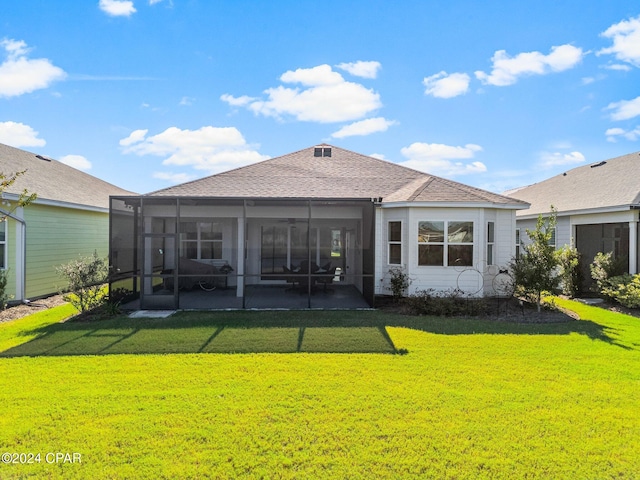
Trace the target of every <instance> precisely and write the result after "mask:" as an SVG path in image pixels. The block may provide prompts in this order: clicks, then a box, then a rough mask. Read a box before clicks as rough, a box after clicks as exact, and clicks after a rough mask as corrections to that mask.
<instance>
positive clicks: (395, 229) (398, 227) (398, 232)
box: [389, 222, 402, 242]
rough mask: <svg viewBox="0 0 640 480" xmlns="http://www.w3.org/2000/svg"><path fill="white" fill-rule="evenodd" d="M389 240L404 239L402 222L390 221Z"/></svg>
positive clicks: (398, 240) (397, 240)
mask: <svg viewBox="0 0 640 480" xmlns="http://www.w3.org/2000/svg"><path fill="white" fill-rule="evenodd" d="M389 241H390V242H400V241H402V223H400V222H389Z"/></svg>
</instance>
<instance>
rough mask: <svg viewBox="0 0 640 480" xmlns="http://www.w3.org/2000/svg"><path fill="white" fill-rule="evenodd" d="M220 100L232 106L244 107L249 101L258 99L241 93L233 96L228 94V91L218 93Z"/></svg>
mask: <svg viewBox="0 0 640 480" xmlns="http://www.w3.org/2000/svg"><path fill="white" fill-rule="evenodd" d="M220 100H222V101H223V102H226V103H228V104H229V105H231V106H232V107H246V106H247V105H249V104H250V103H251V102H255V101H257V100H258V99H257V98H255V97H249V96H247V95H242V96H240V97H234V96H233V95H229V94H228V93H225V94H223V95H220Z"/></svg>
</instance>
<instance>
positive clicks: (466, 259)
mask: <svg viewBox="0 0 640 480" xmlns="http://www.w3.org/2000/svg"><path fill="white" fill-rule="evenodd" d="M448 254H449V259H448V263H449V266H450V267H460V266H462V267H470V266H472V265H473V245H449V248H448Z"/></svg>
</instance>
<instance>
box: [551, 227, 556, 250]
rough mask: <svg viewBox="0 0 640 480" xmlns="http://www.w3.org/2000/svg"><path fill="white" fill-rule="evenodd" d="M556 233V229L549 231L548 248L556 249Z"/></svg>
mask: <svg viewBox="0 0 640 480" xmlns="http://www.w3.org/2000/svg"><path fill="white" fill-rule="evenodd" d="M557 233H558V227H553V228H552V229H551V238H550V239H549V246H550V247H553V248H556V247H557V244H558V240H557V238H556V235H557Z"/></svg>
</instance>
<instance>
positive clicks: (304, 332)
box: [0, 312, 406, 357]
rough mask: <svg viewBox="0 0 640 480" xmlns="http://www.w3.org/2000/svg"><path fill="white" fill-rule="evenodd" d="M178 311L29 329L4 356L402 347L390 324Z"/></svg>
mask: <svg viewBox="0 0 640 480" xmlns="http://www.w3.org/2000/svg"><path fill="white" fill-rule="evenodd" d="M261 313H263V315H259V314H257V313H256V314H253V315H251V314H249V315H247V314H244V313H240V314H238V315H235V312H231V313H226V314H225V313H216V314H211V313H209V314H203V313H199V314H194V313H191V312H188V313H178V314H176V315H174V316H173V317H170V318H166V319H150V318H142V319H140V318H138V319H130V318H127V317H117V318H113V319H107V320H100V321H92V322H83V321H68V322H65V323H57V324H53V325H49V326H46V327H42V328H38V329H33V330H30V331H25V332H24V333H23V335H24V336H34V335H35V338H33V339H32V340H29V341H28V342H25V343H23V344H21V345H18V346H16V347H13V348H11V349H9V350H6V351H4V352H0V357H20V356H62V355H109V354H125V353H126V354H151V353H161V354H162V353H299V352H308V353H311V352H314V353H378V354H380V353H382V354H404V353H406V351H405V350H398V349H397V348H396V347H395V345H394V343H393V341H392V339H391V337H390V336H389V334H388V332H387V330H386V328H385V326H384V325H383V324H379V323H378V322H367V321H363V320H361V319H358V320H356V321H353V320H340V319H338V318H329V319H326V318H324V319H316V318H312V317H311V316H310V315H309V314H307V313H304V314H300V313H298V314H294V315H293V317H292V316H291V315H287V314H288V313H289V312H278V313H277V314H275V315H274V314H272V313H271V314H268V313H266V312H261Z"/></svg>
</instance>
